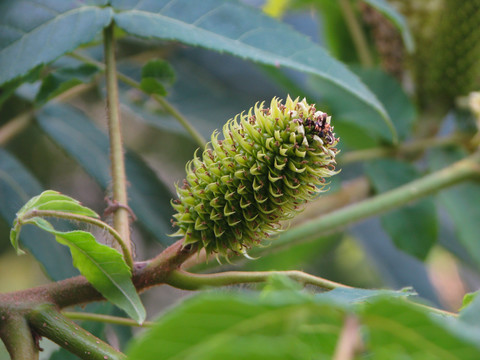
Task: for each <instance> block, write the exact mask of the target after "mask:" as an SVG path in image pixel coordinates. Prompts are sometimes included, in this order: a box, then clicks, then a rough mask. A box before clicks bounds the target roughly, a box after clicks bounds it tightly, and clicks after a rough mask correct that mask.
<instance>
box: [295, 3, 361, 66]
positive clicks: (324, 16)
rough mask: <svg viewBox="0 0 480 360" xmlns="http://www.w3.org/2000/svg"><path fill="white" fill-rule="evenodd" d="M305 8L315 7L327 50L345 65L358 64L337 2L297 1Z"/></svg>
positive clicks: (353, 45)
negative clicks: (303, 4)
mask: <svg viewBox="0 0 480 360" xmlns="http://www.w3.org/2000/svg"><path fill="white" fill-rule="evenodd" d="M299 2H300V3H305V5H306V6H312V5H313V6H316V7H317V8H318V11H319V15H320V17H321V25H322V28H323V33H324V38H325V42H326V44H327V47H328V50H330V52H331V53H332V54H333V55H334V56H335V57H336V58H337V59H339V60H341V61H343V62H347V63H358V55H357V53H356V52H355V51H352V49H354V48H355V44H354V43H353V41H352V37H351V34H350V31H349V29H348V25H347V23H346V22H345V17H344V16H343V12H342V9H341V7H340V2H339V1H331V0H312V1H299Z"/></svg>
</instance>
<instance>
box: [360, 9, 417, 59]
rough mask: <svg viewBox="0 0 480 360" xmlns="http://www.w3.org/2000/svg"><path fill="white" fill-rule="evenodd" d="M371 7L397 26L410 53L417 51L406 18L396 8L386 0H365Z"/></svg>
mask: <svg viewBox="0 0 480 360" xmlns="http://www.w3.org/2000/svg"><path fill="white" fill-rule="evenodd" d="M363 1H364V2H366V3H367V4H369V5H370V6H373V7H374V8H375V9H377V10H378V11H379V12H381V13H382V14H383V15H384V16H385V17H387V18H388V19H389V20H390V21H391V22H392V24H393V25H395V26H396V27H397V29H398V31H400V33H401V34H402V39H403V43H404V44H405V47H406V49H407V50H408V51H409V52H413V51H414V50H415V43H414V41H413V36H412V33H411V32H410V29H409V27H408V25H407V22H406V20H405V18H404V17H403V16H402V14H400V13H399V12H398V11H397V10H395V8H394V7H393V6H392V5H390V4H389V3H388V2H387V1H385V0H363Z"/></svg>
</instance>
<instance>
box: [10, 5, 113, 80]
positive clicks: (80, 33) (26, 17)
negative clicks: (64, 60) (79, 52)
mask: <svg viewBox="0 0 480 360" xmlns="http://www.w3.org/2000/svg"><path fill="white" fill-rule="evenodd" d="M97 3H101V2H98V1H97ZM112 14H113V11H112V9H111V8H108V7H105V8H99V7H95V6H87V5H83V4H82V3H80V2H77V1H49V2H46V1H38V2H34V1H13V0H7V1H2V2H1V3H0V24H1V25H0V69H2V71H1V72H0V84H3V83H5V82H7V81H10V80H12V79H15V78H17V77H19V76H21V75H24V74H26V73H27V72H28V71H30V70H31V69H33V68H34V67H36V66H38V65H41V64H47V63H49V62H51V61H53V60H55V59H56V58H58V57H59V56H61V55H63V54H65V53H67V52H70V51H72V50H74V49H76V48H77V47H78V46H80V45H82V44H85V43H88V42H90V41H92V40H93V39H94V37H95V36H96V35H97V34H98V33H100V31H101V30H102V29H103V28H104V27H106V26H107V25H108V24H110V22H111V21H112Z"/></svg>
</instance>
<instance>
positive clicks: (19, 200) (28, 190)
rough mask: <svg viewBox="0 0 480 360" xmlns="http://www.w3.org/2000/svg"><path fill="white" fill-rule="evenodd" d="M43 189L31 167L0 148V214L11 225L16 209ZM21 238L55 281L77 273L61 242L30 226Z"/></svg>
mask: <svg viewBox="0 0 480 360" xmlns="http://www.w3.org/2000/svg"><path fill="white" fill-rule="evenodd" d="M41 191H42V188H41V186H40V184H39V183H38V181H37V180H36V179H35V178H34V177H33V176H32V175H31V174H30V173H29V172H28V170H27V169H25V168H24V167H23V165H22V164H21V163H20V162H19V161H17V160H16V159H15V158H14V157H13V156H11V155H10V154H9V153H7V152H6V151H5V150H2V149H0V199H1V201H0V216H2V217H3V218H4V219H5V220H6V222H7V223H8V224H12V223H13V221H14V219H15V217H16V212H17V211H18V210H19V209H20V208H21V207H22V205H24V204H25V203H26V202H27V201H28V200H29V199H30V198H31V197H33V196H34V195H36V194H38V193H40V192H41ZM5 238H7V237H6V236H5ZM20 238H21V242H22V244H23V245H24V247H26V248H27V249H28V250H29V251H30V252H31V253H32V254H33V256H34V257H35V258H36V259H37V260H38V261H39V262H40V263H41V264H42V265H43V267H44V269H45V271H46V273H47V274H48V276H50V277H51V278H52V279H53V280H62V279H65V278H68V277H72V276H75V275H78V272H77V270H76V269H75V268H74V267H73V266H72V257H71V256H70V253H69V251H68V249H67V248H65V247H64V246H62V245H60V244H58V243H57V242H56V241H54V240H53V239H52V238H51V236H50V235H48V234H46V233H45V232H44V231H40V230H39V229H36V228H34V227H27V228H25V229H24V230H23V231H22V235H21V237H20Z"/></svg>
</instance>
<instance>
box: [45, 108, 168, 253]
mask: <svg viewBox="0 0 480 360" xmlns="http://www.w3.org/2000/svg"><path fill="white" fill-rule="evenodd" d="M37 119H38V122H39V124H40V126H41V128H42V129H43V130H44V131H45V132H46V133H47V134H48V136H50V137H51V138H52V139H53V140H54V141H55V142H56V143H58V144H59V145H60V146H61V147H62V148H63V149H64V150H65V151H66V152H67V153H69V154H70V155H71V156H72V157H73V158H74V159H76V160H77V161H78V162H79V163H80V165H81V166H83V168H84V169H85V170H86V171H87V173H89V174H90V175H91V176H92V177H93V178H94V179H95V180H96V181H97V182H98V183H99V184H100V185H101V186H102V187H103V188H104V189H106V188H107V187H108V186H109V185H110V182H111V179H110V163H109V143H108V138H107V136H106V135H105V134H104V133H102V132H101V131H100V130H99V129H98V128H97V127H96V126H95V125H94V124H93V123H92V122H91V121H90V120H89V119H88V118H87V117H86V116H85V115H83V114H82V113H81V112H79V111H76V110H73V109H72V108H70V107H67V106H61V105H50V106H48V107H45V108H44V109H43V110H42V111H41V112H40V113H39V114H38V117H37ZM125 161H126V172H127V178H128V182H129V185H130V186H129V187H128V195H129V199H130V201H129V205H130V207H131V208H132V210H133V212H134V213H135V215H136V216H137V218H138V220H139V221H140V222H141V223H142V224H143V225H144V226H145V227H146V228H147V230H149V231H150V232H151V233H152V234H153V235H154V236H155V237H156V238H157V239H159V241H161V242H162V243H163V244H165V245H166V244H169V243H171V240H170V238H167V237H166V236H165V235H166V234H169V233H171V225H170V219H171V215H172V213H173V210H172V207H171V206H170V200H171V199H172V196H173V195H172V193H171V192H170V190H169V189H168V188H167V187H166V186H165V185H164V184H163V183H162V182H161V181H160V180H159V179H158V178H157V176H156V175H155V173H154V172H153V170H151V169H150V168H149V167H148V166H147V165H146V164H145V163H144V162H143V161H142V160H141V159H140V158H139V157H138V156H136V155H135V154H134V153H132V152H130V151H127V152H126V159H125Z"/></svg>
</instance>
